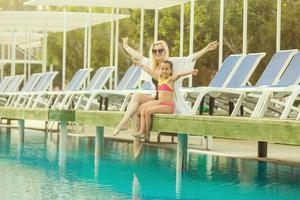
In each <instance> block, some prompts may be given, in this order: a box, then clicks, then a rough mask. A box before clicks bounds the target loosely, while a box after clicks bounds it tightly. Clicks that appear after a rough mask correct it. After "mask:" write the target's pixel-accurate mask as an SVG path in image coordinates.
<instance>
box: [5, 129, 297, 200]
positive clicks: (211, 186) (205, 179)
mask: <svg viewBox="0 0 300 200" xmlns="http://www.w3.org/2000/svg"><path fill="white" fill-rule="evenodd" d="M104 149H105V150H104V154H103V155H102V156H101V157H98V156H95V153H94V141H91V140H88V139H84V138H81V139H80V140H79V139H78V138H77V139H76V138H69V139H68V143H67V144H59V141H58V137H57V135H56V134H53V135H52V137H50V136H48V137H46V138H45V134H44V133H41V132H30V131H27V132H26V133H25V144H24V145H22V144H21V143H20V142H19V140H18V134H17V133H15V132H12V133H11V134H8V133H7V131H6V129H4V128H3V129H2V134H0V169H1V172H0V199H1V200H2V199H5V200H15V199H26V200H27V199H28V200H32V199H209V200H211V199H256V200H259V199H264V200H265V199H272V200H276V199H300V193H299V189H300V167H299V166H288V165H279V164H273V163H265V162H256V161H250V160H241V159H231V158H225V157H216V156H210V155H201V154H195V153H191V154H190V155H189V165H188V171H186V172H184V173H183V174H182V175H181V174H176V170H175V168H176V160H175V159H176V152H175V150H172V149H164V148H157V147H147V146H146V147H145V148H144V150H143V152H142V155H141V157H140V158H139V159H138V160H137V161H133V159H132V144H130V143H126V142H113V141H106V142H105V148H104Z"/></svg>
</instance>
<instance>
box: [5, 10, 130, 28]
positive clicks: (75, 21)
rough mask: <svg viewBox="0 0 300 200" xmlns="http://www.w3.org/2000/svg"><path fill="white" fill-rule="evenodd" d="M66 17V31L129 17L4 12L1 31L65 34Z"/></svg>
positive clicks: (51, 12) (76, 13) (49, 12)
mask: <svg viewBox="0 0 300 200" xmlns="http://www.w3.org/2000/svg"><path fill="white" fill-rule="evenodd" d="M64 17H66V31H71V30H75V29H80V28H84V27H86V26H88V25H89V23H87V22H90V24H91V25H92V26H94V25H98V24H102V23H106V22H111V21H113V20H117V19H119V20H120V19H124V18H127V17H129V15H111V14H100V13H83V12H59V11H3V12H0V31H24V32H26V31H35V32H43V31H47V32H63V31H64V27H65V25H64Z"/></svg>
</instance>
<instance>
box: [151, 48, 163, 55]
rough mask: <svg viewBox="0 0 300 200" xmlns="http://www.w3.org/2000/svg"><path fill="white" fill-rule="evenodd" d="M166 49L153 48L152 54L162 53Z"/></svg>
mask: <svg viewBox="0 0 300 200" xmlns="http://www.w3.org/2000/svg"><path fill="white" fill-rule="evenodd" d="M164 51H165V50H164V49H152V54H157V53H158V54H162V53H163V52H164Z"/></svg>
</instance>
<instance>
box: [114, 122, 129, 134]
mask: <svg viewBox="0 0 300 200" xmlns="http://www.w3.org/2000/svg"><path fill="white" fill-rule="evenodd" d="M126 130H128V125H126V124H119V125H118V126H117V128H116V129H115V130H114V132H113V136H117V135H118V134H119V133H120V132H121V131H126Z"/></svg>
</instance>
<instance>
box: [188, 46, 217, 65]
mask: <svg viewBox="0 0 300 200" xmlns="http://www.w3.org/2000/svg"><path fill="white" fill-rule="evenodd" d="M218 46H219V43H218V42H217V41H214V42H211V43H209V44H208V45H207V46H206V47H204V48H203V49H201V50H200V51H198V52H196V53H194V54H193V59H192V61H193V62H194V61H197V60H198V59H199V58H201V57H202V56H203V55H204V54H206V53H207V52H209V51H213V50H215V49H216V48H217V47H218Z"/></svg>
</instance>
